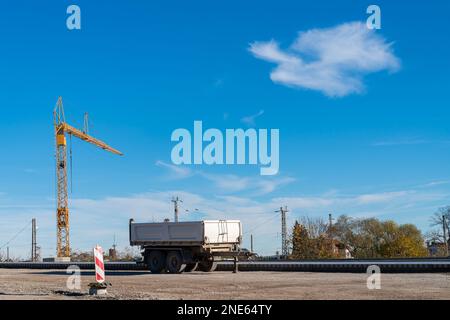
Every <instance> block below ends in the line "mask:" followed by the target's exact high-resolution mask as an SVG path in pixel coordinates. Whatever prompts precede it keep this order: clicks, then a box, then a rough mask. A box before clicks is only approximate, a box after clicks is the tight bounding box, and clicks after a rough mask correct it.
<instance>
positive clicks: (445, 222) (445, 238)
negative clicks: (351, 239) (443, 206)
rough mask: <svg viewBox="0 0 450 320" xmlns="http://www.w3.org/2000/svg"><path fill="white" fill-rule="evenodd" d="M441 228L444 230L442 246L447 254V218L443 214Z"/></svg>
mask: <svg viewBox="0 0 450 320" xmlns="http://www.w3.org/2000/svg"><path fill="white" fill-rule="evenodd" d="M442 229H443V231H444V246H445V250H446V253H447V255H448V241H447V229H448V225H447V219H446V218H445V216H444V215H443V216H442Z"/></svg>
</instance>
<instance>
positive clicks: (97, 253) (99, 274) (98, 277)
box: [94, 245, 105, 283]
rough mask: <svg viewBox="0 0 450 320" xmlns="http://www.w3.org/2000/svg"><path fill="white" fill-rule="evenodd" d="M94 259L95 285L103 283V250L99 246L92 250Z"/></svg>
mask: <svg viewBox="0 0 450 320" xmlns="http://www.w3.org/2000/svg"><path fill="white" fill-rule="evenodd" d="M94 259H95V281H97V283H103V282H105V264H104V262H103V249H102V247H100V246H99V245H97V246H96V247H95V248H94Z"/></svg>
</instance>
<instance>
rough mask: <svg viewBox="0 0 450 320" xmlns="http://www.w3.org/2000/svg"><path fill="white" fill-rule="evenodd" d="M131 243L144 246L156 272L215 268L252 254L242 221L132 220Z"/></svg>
mask: <svg viewBox="0 0 450 320" xmlns="http://www.w3.org/2000/svg"><path fill="white" fill-rule="evenodd" d="M129 228H130V230H129V232H130V245H132V246H140V247H141V249H142V256H143V261H144V262H145V263H146V264H147V266H148V267H149V269H150V270H151V271H152V272H153V273H161V272H165V271H168V272H171V273H178V272H183V271H194V270H196V269H197V268H198V269H200V270H202V271H213V270H214V269H215V267H216V262H217V261H220V260H231V259H232V260H234V261H235V263H237V260H238V258H246V257H248V255H249V254H248V253H247V252H245V251H241V249H240V245H241V242H242V225H241V222H240V221H239V220H205V221H189V222H161V223H135V222H134V220H133V219H131V220H130V225H129Z"/></svg>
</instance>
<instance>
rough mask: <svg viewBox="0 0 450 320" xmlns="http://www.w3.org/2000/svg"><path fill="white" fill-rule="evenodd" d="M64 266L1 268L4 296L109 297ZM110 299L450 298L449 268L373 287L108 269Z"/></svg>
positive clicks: (388, 277)
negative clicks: (75, 281) (93, 291)
mask: <svg viewBox="0 0 450 320" xmlns="http://www.w3.org/2000/svg"><path fill="white" fill-rule="evenodd" d="M68 277H69V275H68V274H66V272H65V271H64V270H54V271H51V270H12V269H0V300H2V299H8V300H11V299H12V300H23V299H25V300H30V299H32V300H60V299H64V300H66V299H105V298H99V297H91V296H89V295H88V294H87V293H88V284H89V283H90V282H92V281H93V280H94V273H93V272H90V271H82V272H81V290H69V289H68V287H67V280H68ZM107 281H109V282H111V283H112V287H110V288H108V296H107V297H106V298H107V299H133V300H134V299H140V300H141V299H164V300H167V299H175V300H179V299H193V300H195V299H225V300H239V299H263V300H264V299H276V300H280V299H282V300H285V299H339V300H340V299H346V300H348V299H350V300H351V299H450V274H382V275H381V289H380V290H368V289H367V284H366V283H367V282H366V281H367V276H366V275H365V274H348V273H301V272H283V273H282V272H241V273H238V274H233V273H230V272H214V273H202V272H193V273H185V274H179V275H170V274H164V275H153V274H150V273H147V272H139V271H129V272H128V271H127V272H125V271H122V272H108V273H107Z"/></svg>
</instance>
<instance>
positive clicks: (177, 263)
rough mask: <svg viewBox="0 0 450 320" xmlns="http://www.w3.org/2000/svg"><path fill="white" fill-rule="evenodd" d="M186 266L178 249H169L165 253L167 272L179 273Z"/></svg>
mask: <svg viewBox="0 0 450 320" xmlns="http://www.w3.org/2000/svg"><path fill="white" fill-rule="evenodd" d="M185 268H186V264H183V257H182V256H181V254H180V253H179V252H178V251H170V252H169V253H168V254H167V259H166V269H167V271H168V272H169V273H181V272H183V271H184V269H185Z"/></svg>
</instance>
